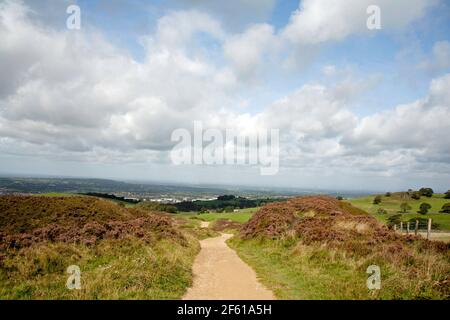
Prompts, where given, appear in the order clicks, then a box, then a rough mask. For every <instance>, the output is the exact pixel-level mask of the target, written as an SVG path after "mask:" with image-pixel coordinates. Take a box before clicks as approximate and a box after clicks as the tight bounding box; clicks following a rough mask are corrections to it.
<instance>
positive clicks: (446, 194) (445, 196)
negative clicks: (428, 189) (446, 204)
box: [444, 190, 450, 199]
mask: <svg viewBox="0 0 450 320" xmlns="http://www.w3.org/2000/svg"><path fill="white" fill-rule="evenodd" d="M444 199H450V190H448V191H447V192H446V193H445V194H444Z"/></svg>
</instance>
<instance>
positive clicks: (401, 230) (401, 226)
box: [400, 222, 403, 234]
mask: <svg viewBox="0 0 450 320" xmlns="http://www.w3.org/2000/svg"><path fill="white" fill-rule="evenodd" d="M400 233H401V234H403V222H400Z"/></svg>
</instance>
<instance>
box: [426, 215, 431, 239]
mask: <svg viewBox="0 0 450 320" xmlns="http://www.w3.org/2000/svg"><path fill="white" fill-rule="evenodd" d="M430 236H431V219H428V229H427V239H428V240H430Z"/></svg>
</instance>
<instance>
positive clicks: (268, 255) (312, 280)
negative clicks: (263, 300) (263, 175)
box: [228, 237, 446, 300]
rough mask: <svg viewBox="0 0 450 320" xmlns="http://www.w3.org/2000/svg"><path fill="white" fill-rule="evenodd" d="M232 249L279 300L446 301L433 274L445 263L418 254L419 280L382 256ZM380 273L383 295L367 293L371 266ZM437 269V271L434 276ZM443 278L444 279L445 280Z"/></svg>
mask: <svg viewBox="0 0 450 320" xmlns="http://www.w3.org/2000/svg"><path fill="white" fill-rule="evenodd" d="M228 244H229V245H230V247H232V248H233V249H235V250H236V251H237V253H238V254H239V256H240V257H241V258H242V259H243V260H244V261H245V262H246V263H248V264H249V265H250V266H252V267H253V268H254V269H255V271H256V273H257V274H258V277H259V278H260V281H261V282H262V283H263V284H264V285H265V286H266V287H267V288H269V289H270V290H272V291H273V292H274V294H275V296H276V297H277V299H285V300H305V299H307V300H323V299H326V300H330V299H331V300H341V299H350V300H354V299H357V300H361V299H363V300H367V299H386V300H388V299H443V298H445V296H442V294H440V293H438V292H437V291H436V290H435V289H434V288H433V285H434V281H433V279H434V278H435V276H436V275H435V274H433V273H431V272H430V270H429V267H427V266H430V265H431V264H434V268H435V272H442V273H443V274H444V272H446V269H445V268H444V267H443V262H442V261H439V262H438V260H437V259H436V257H435V256H434V255H432V254H423V255H421V256H419V254H417V255H415V256H414V258H413V259H422V260H423V264H422V265H420V266H416V268H417V269H418V273H420V275H417V277H411V276H410V275H408V274H407V273H405V270H404V268H408V266H403V267H399V266H397V265H394V264H392V263H388V262H386V261H385V260H384V259H383V258H382V255H381V253H378V254H376V255H373V256H367V257H359V258H356V257H352V256H350V255H347V254H345V253H343V252H340V251H338V250H333V249H331V248H328V247H327V246H324V245H321V244H313V245H304V244H302V243H301V242H300V241H295V240H293V239H289V240H262V239H253V240H242V239H240V238H239V237H234V238H232V239H230V240H228ZM372 264H376V265H378V266H380V268H381V270H382V274H381V281H382V282H381V285H382V288H381V290H369V289H367V284H366V283H367V278H368V274H367V273H366V270H367V267H368V266H369V265H372ZM436 270H437V271H436ZM441 276H442V275H441Z"/></svg>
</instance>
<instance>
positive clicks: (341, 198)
mask: <svg viewBox="0 0 450 320" xmlns="http://www.w3.org/2000/svg"><path fill="white" fill-rule="evenodd" d="M336 199H337V200H344V198H343V197H342V196H337V197H336Z"/></svg>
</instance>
